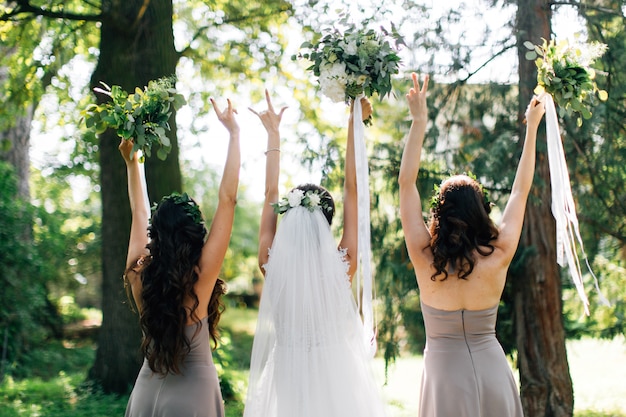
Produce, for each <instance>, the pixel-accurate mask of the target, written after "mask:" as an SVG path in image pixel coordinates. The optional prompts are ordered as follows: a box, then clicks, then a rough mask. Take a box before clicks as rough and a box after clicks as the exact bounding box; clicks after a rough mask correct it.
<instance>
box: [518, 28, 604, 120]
mask: <svg viewBox="0 0 626 417" xmlns="http://www.w3.org/2000/svg"><path fill="white" fill-rule="evenodd" d="M524 46H525V47H526V49H528V52H526V59H528V60H530V61H535V65H536V66H537V87H536V88H535V91H534V92H535V94H537V95H539V94H541V93H543V92H544V91H545V92H547V93H548V94H550V95H551V96H552V97H553V99H554V102H555V103H556V104H557V105H558V106H559V115H560V116H561V117H563V116H564V115H566V114H567V115H571V114H572V113H574V114H576V115H578V120H577V123H578V126H581V125H582V123H583V119H589V118H591V111H590V110H589V108H590V107H591V106H592V105H593V104H595V98H596V94H597V98H599V99H600V100H601V101H606V100H607V99H608V94H607V92H606V91H605V90H600V89H599V88H598V86H597V85H596V82H595V76H596V72H595V70H594V69H593V68H591V65H592V64H593V62H594V61H595V60H596V59H597V58H599V57H601V56H602V55H603V54H604V52H605V51H606V49H607V46H606V45H605V44H603V43H599V42H590V43H579V44H570V43H569V41H567V40H562V41H559V42H557V41H555V40H554V39H551V40H550V41H549V42H548V41H547V40H545V39H543V43H542V44H541V45H534V44H533V43H532V42H528V41H526V42H524Z"/></svg>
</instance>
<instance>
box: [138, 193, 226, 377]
mask: <svg viewBox="0 0 626 417" xmlns="http://www.w3.org/2000/svg"><path fill="white" fill-rule="evenodd" d="M173 196H174V195H172V196H167V197H164V198H163V200H161V203H159V205H158V206H157V208H156V210H155V211H154V214H153V215H152V219H151V222H150V226H149V227H148V234H149V236H150V242H149V243H148V245H147V248H148V250H149V251H150V256H149V257H148V258H147V259H146V260H145V261H144V265H143V267H142V268H141V283H142V291H141V298H142V309H141V312H140V320H139V321H140V325H141V330H142V331H143V340H142V343H141V350H142V352H143V354H144V356H145V358H146V359H147V360H148V365H149V366H150V369H151V370H152V371H153V372H156V373H159V374H162V375H165V374H167V373H173V374H181V373H182V372H181V369H180V365H181V364H182V361H183V360H184V358H185V356H186V355H187V354H188V353H189V351H190V349H191V345H190V340H188V338H187V337H186V335H185V327H186V325H187V321H188V319H189V318H191V319H192V320H193V321H196V322H198V324H197V328H196V333H195V334H197V332H198V331H199V330H200V326H201V325H202V324H201V323H200V322H199V318H198V317H197V316H196V313H195V311H196V308H197V307H198V304H199V300H198V295H197V294H196V292H195V290H194V285H195V284H196V282H198V274H197V273H196V272H195V271H194V267H195V266H196V265H198V261H199V260H200V256H201V254H202V247H203V246H204V241H205V236H206V234H207V230H206V227H205V226H204V222H201V221H200V222H199V221H198V220H197V218H196V219H194V216H192V215H190V207H189V206H187V207H186V206H185V205H191V207H192V209H191V210H192V211H193V212H194V214H196V217H197V216H198V214H197V213H199V209H198V208H197V204H196V203H195V201H193V200H191V199H188V201H187V202H185V203H181V202H180V201H179V200H180V199H178V200H177V198H176V197H173ZM185 197H186V196H185ZM224 293H225V284H224V281H222V280H221V279H218V280H217V282H216V284H215V288H214V289H213V293H212V294H211V299H210V301H209V306H208V316H209V317H208V326H209V334H210V337H211V339H212V340H213V343H214V346H217V339H218V337H219V334H218V331H217V323H218V321H219V319H220V316H221V313H222V311H223V309H224V306H223V304H222V302H221V300H220V297H221V296H222V294H224ZM187 297H190V298H191V299H192V300H193V304H192V306H191V307H185V304H184V301H185V299H186V298H187ZM190 314H191V316H190ZM195 334H194V335H195Z"/></svg>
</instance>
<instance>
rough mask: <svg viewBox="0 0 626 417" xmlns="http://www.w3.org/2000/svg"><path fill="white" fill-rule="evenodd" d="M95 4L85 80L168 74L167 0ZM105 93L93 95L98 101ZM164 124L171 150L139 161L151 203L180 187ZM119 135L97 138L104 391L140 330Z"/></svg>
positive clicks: (96, 376) (100, 378)
mask: <svg viewBox="0 0 626 417" xmlns="http://www.w3.org/2000/svg"><path fill="white" fill-rule="evenodd" d="M144 7H145V8H144ZM102 10H103V21H102V29H101V44H100V57H99V60H98V65H97V66H96V69H95V71H94V73H93V75H92V85H93V86H96V85H98V84H99V82H100V81H103V82H105V83H106V84H108V85H113V84H115V85H120V86H121V87H122V88H124V89H125V90H126V91H128V92H131V91H133V90H134V89H135V87H140V88H143V86H145V85H147V84H148V81H149V80H153V79H157V78H160V77H164V76H170V75H173V74H174V73H175V70H176V63H177V60H178V55H177V53H176V51H175V49H174V36H173V30H172V2H171V0H153V1H151V2H148V3H144V2H143V1H133V0H131V1H126V2H119V1H117V0H114V1H105V2H103V7H102ZM105 98H106V97H102V96H101V95H100V96H99V97H98V100H104V99H105ZM170 126H171V129H172V130H171V132H170V133H169V137H170V139H171V142H172V151H171V153H170V154H169V156H168V158H167V160H166V161H159V160H157V159H156V158H151V159H150V160H149V161H147V163H146V165H147V167H146V171H147V174H146V176H147V179H148V192H149V195H150V198H151V200H152V201H155V200H158V199H160V197H161V196H163V195H165V194H169V193H171V192H172V191H180V190H181V187H182V184H181V173H180V165H179V161H178V145H177V141H176V123H175V120H174V118H172V119H171V120H170ZM119 141H120V139H119V138H118V137H117V136H116V135H115V133H114V132H112V131H107V132H105V133H104V134H103V135H101V137H100V167H101V186H102V189H101V190H102V274H103V276H102V315H103V319H102V328H101V331H100V334H99V338H98V351H97V353H96V360H95V363H94V365H93V367H92V369H91V371H90V375H89V376H90V378H91V379H93V380H95V381H96V382H98V383H99V384H100V385H101V386H102V388H103V390H104V391H105V392H115V393H126V392H128V390H129V388H130V387H132V385H133V383H134V381H135V378H136V376H137V372H138V369H139V367H140V365H141V355H140V352H139V345H140V337H141V334H140V330H139V325H138V318H137V315H136V313H133V312H132V311H131V308H130V306H129V301H128V299H127V297H126V294H125V291H124V288H123V281H122V276H123V273H124V265H125V260H126V251H127V245H128V238H129V232H130V221H131V213H130V208H129V207H130V206H129V201H128V193H127V179H126V169H125V165H124V162H123V160H122V157H121V156H120V154H119V151H118V149H117V148H118V144H119ZM155 151H156V150H155ZM155 153H156V152H155ZM146 233H147V231H146Z"/></svg>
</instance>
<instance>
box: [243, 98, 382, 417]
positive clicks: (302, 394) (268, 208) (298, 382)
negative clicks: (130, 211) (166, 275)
mask: <svg viewBox="0 0 626 417" xmlns="http://www.w3.org/2000/svg"><path fill="white" fill-rule="evenodd" d="M265 95H266V101H267V107H268V108H267V110H266V111H262V112H257V111H255V110H253V109H250V110H251V111H252V112H253V113H254V114H256V115H257V116H258V117H259V118H260V120H261V122H262V123H263V126H264V127H265V129H266V131H267V134H268V141H267V151H266V153H265V154H266V157H267V160H266V178H265V203H264V206H263V211H262V217H261V227H260V232H259V266H260V267H261V270H262V272H263V273H264V275H265V286H264V289H263V295H262V298H261V304H260V307H259V318H258V322H257V328H256V333H255V338H254V344H253V348H252V358H251V366H250V381H249V387H248V397H247V401H246V406H245V410H244V417H308V416H311V417H313V416H315V417H319V416H325V417H333V416H342V417H344V416H354V417H356V416H359V417H367V416H372V417H374V416H377V417H378V416H384V414H385V412H384V407H383V403H382V400H381V398H380V395H379V392H378V389H377V387H376V384H375V382H374V379H373V376H372V374H371V370H370V367H369V362H370V355H369V353H368V348H367V347H366V345H365V343H364V332H363V323H362V321H361V319H360V316H359V313H358V310H357V307H356V303H355V300H354V297H353V295H352V291H351V289H350V286H351V281H352V276H353V274H354V273H355V270H356V265H357V259H356V257H357V249H358V248H357V189H356V168H355V155H354V132H353V128H352V125H353V123H352V119H353V117H354V116H353V106H351V107H350V123H349V127H348V142H347V149H346V161H345V179H344V204H343V205H344V212H343V219H344V224H343V236H342V239H341V241H340V243H339V247H337V243H336V242H335V240H334V238H333V235H332V233H331V228H330V224H331V222H332V218H333V215H334V211H335V205H334V202H333V199H332V197H331V195H330V193H329V192H328V191H327V190H326V189H324V188H323V187H320V186H317V185H313V184H306V185H302V186H298V187H296V188H294V189H293V190H291V191H290V192H289V194H288V195H287V197H286V198H283V199H282V200H280V201H279V199H278V179H279V172H280V133H279V125H280V121H281V118H282V115H283V113H284V111H285V109H286V108H285V107H283V108H282V109H281V110H280V111H279V112H278V113H277V112H275V111H274V108H273V106H272V103H271V100H270V96H269V93H268V92H267V90H266V92H265ZM361 103H362V107H363V111H362V114H361V115H358V117H362V118H363V119H366V118H368V117H369V116H370V115H371V113H372V108H371V105H370V103H369V102H368V101H367V100H366V99H362V102H361ZM277 214H283V218H282V220H281V222H280V225H278V227H277Z"/></svg>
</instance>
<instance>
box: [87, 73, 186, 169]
mask: <svg viewBox="0 0 626 417" xmlns="http://www.w3.org/2000/svg"><path fill="white" fill-rule="evenodd" d="M175 83H176V79H175V77H173V76H172V77H165V78H160V79H158V80H153V81H150V82H149V83H148V86H147V87H144V89H143V90H141V89H140V88H135V91H134V93H132V94H128V93H127V92H126V91H124V90H123V89H122V88H121V87H120V86H117V85H114V86H112V87H109V86H108V85H106V84H105V83H103V82H100V84H102V86H103V88H94V91H95V92H97V93H101V94H105V95H107V96H109V97H110V98H111V100H110V101H108V102H106V103H103V104H99V105H97V104H90V105H89V106H87V108H85V109H84V110H83V111H82V112H81V113H82V114H83V116H84V117H85V124H86V126H87V128H89V129H94V130H95V131H96V133H98V134H99V133H102V132H104V131H105V130H107V129H108V128H111V129H115V131H116V132H117V135H118V136H119V137H120V138H122V139H126V140H130V139H132V140H133V141H134V146H133V152H135V151H137V150H141V151H142V152H143V155H142V160H143V159H144V158H145V156H148V157H149V156H150V155H151V153H152V146H153V145H159V149H158V151H157V157H158V158H159V159H161V160H165V158H167V155H168V154H169V152H170V151H171V150H172V144H171V142H170V139H169V138H168V137H167V136H166V135H165V132H166V130H170V125H169V118H170V116H171V114H172V110H171V109H172V108H173V109H175V110H178V109H179V108H180V107H181V106H182V105H183V104H185V103H186V101H185V98H184V97H183V96H182V95H181V94H178V93H177V92H176V89H175V88H174V85H175Z"/></svg>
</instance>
